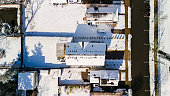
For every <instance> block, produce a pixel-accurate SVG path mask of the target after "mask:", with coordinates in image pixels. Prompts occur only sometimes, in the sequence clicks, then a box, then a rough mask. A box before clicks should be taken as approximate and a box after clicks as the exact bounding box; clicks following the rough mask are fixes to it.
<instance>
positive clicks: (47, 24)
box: [26, 0, 86, 32]
mask: <svg viewBox="0 0 170 96" xmlns="http://www.w3.org/2000/svg"><path fill="white" fill-rule="evenodd" d="M28 7H29V6H28ZM85 13H86V6H85V5H83V4H68V5H63V6H61V5H59V6H56V5H53V4H52V3H51V2H50V0H43V2H42V4H41V7H40V8H39V10H38V11H37V13H36V14H35V16H34V18H33V19H32V21H31V22H30V24H29V26H28V29H27V32H32V31H37V32H75V30H76V28H77V23H81V24H82V23H84V21H83V18H84V17H85ZM26 14H27V13H26Z"/></svg>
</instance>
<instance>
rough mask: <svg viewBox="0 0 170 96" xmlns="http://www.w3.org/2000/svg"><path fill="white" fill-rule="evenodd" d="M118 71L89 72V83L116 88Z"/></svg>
mask: <svg viewBox="0 0 170 96" xmlns="http://www.w3.org/2000/svg"><path fill="white" fill-rule="evenodd" d="M118 81H119V70H99V71H90V83H97V84H100V86H118Z"/></svg>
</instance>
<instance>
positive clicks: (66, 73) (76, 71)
mask: <svg viewBox="0 0 170 96" xmlns="http://www.w3.org/2000/svg"><path fill="white" fill-rule="evenodd" d="M87 79H88V68H64V69H62V71H61V77H60V78H59V84H60V86H65V85H89V84H90V82H89V81H88V80H87Z"/></svg>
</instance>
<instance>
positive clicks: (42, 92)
mask: <svg viewBox="0 0 170 96" xmlns="http://www.w3.org/2000/svg"><path fill="white" fill-rule="evenodd" d="M48 71H49V70H40V80H39V85H38V96H55V95H57V96H58V88H59V86H58V77H59V76H60V74H61V70H60V69H51V70H50V72H48Z"/></svg>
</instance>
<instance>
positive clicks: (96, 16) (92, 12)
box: [84, 4, 120, 25]
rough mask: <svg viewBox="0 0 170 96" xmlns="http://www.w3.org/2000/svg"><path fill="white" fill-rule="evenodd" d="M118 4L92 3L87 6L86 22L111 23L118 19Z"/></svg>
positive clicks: (93, 23)
mask: <svg viewBox="0 0 170 96" xmlns="http://www.w3.org/2000/svg"><path fill="white" fill-rule="evenodd" d="M119 12H120V5H105V4H103V5H97V4H96V5H93V6H90V7H89V8H87V11H86V17H85V18H84V19H85V20H87V23H88V24H92V25H96V24H100V23H109V24H113V23H114V22H118V21H119V14H118V13H119Z"/></svg>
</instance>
